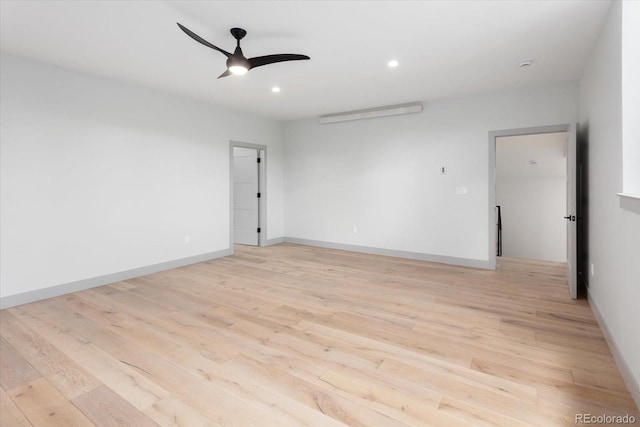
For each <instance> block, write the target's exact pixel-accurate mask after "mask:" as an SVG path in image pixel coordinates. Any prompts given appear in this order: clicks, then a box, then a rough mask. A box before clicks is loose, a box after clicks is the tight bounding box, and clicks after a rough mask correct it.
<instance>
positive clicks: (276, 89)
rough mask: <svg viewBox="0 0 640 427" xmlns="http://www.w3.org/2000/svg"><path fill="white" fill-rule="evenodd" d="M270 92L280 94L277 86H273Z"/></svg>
mask: <svg viewBox="0 0 640 427" xmlns="http://www.w3.org/2000/svg"><path fill="white" fill-rule="evenodd" d="M271 92H273V93H278V92H280V88H279V87H278V86H274V87H272V88H271Z"/></svg>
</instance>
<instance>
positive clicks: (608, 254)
mask: <svg viewBox="0 0 640 427" xmlns="http://www.w3.org/2000/svg"><path fill="white" fill-rule="evenodd" d="M621 7H622V5H621V3H620V2H614V3H613V5H612V7H611V11H610V13H609V17H608V18H607V21H606V24H605V27H604V29H603V31H602V34H601V35H600V38H599V40H598V43H597V44H596V46H595V49H594V51H593V53H592V54H591V57H590V59H589V61H588V62H587V65H586V69H585V73H584V76H583V79H582V80H581V84H580V124H581V128H582V129H584V130H585V131H587V133H588V141H587V144H586V146H587V157H588V206H587V212H588V239H589V259H588V262H589V263H592V264H593V265H594V273H595V274H594V275H590V276H589V277H588V282H589V296H590V302H591V304H592V306H594V309H595V310H596V311H597V312H599V313H600V315H601V317H602V320H603V321H604V325H602V326H603V328H604V329H606V330H608V331H609V333H610V335H611V338H612V339H613V341H614V345H615V347H617V349H618V350H619V352H620V354H621V355H622V358H623V360H624V363H625V364H626V365H627V366H626V368H627V372H630V373H631V375H633V376H635V384H636V389H635V393H636V394H635V397H636V401H637V402H640V394H638V391H639V390H640V310H638V303H639V302H640V267H639V265H638V259H640V203H638V202H639V201H633V200H631V199H629V200H625V199H622V198H620V197H619V196H617V195H616V193H617V192H620V191H621V188H622V158H623V156H622V126H621V125H622V86H621V78H622V72H621V19H622V16H621ZM636 77H637V76H636ZM635 137H636V138H640V135H635ZM632 391H633V390H632Z"/></svg>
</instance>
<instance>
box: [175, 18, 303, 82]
mask: <svg viewBox="0 0 640 427" xmlns="http://www.w3.org/2000/svg"><path fill="white" fill-rule="evenodd" d="M177 24H178V27H180V29H181V30H182V31H184V33H185V34H186V35H188V36H189V37H191V38H192V39H194V40H195V41H197V42H198V43H200V44H202V45H204V46H207V47H208V48H211V49H213V50H217V51H218V52H220V53H222V54H223V55H224V56H226V57H227V69H226V70H225V72H224V73H222V74H220V75H219V76H218V78H221V77H226V76H228V75H230V74H234V75H237V76H241V75H243V74H246V73H247V72H248V71H249V70H251V69H252V68H256V67H261V66H263V65H269V64H275V63H276V62H284V61H300V60H304V59H311V58H309V57H308V56H307V55H298V54H293V53H280V54H275V55H265V56H256V57H254V58H247V57H245V56H244V54H243V53H242V48H241V47H240V40H242V39H243V38H244V36H246V35H247V32H246V31H245V30H243V29H242V28H232V29H231V35H232V36H233V38H235V39H236V49H235V50H234V51H233V53H229V52H227V51H226V50H224V49H221V48H219V47H218V46H215V45H213V44H211V43H209V42H208V41H206V40H205V39H203V38H202V37H200V36H199V35H197V34H196V33H194V32H193V31H191V30H190V29H188V28H187V27H185V26H183V25H181V24H180V23H179V22H177Z"/></svg>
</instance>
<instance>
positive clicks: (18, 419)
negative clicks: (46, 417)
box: [0, 388, 32, 427]
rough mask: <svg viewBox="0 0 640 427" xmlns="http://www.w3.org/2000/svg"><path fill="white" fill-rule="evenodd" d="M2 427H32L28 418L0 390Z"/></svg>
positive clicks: (0, 424)
mask: <svg viewBox="0 0 640 427" xmlns="http://www.w3.org/2000/svg"><path fill="white" fill-rule="evenodd" d="M0 426H3V427H4V426H6V427H32V424H31V423H30V422H29V420H27V417H25V416H24V414H23V413H22V411H20V409H18V407H17V406H16V404H15V403H13V400H11V398H10V397H9V395H8V394H7V393H6V392H5V391H4V390H3V389H2V388H0Z"/></svg>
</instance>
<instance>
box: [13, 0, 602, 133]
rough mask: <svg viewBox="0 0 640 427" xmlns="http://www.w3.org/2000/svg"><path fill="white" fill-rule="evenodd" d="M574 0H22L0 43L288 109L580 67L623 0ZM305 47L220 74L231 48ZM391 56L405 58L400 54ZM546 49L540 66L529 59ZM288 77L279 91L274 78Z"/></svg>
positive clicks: (201, 95)
mask: <svg viewBox="0 0 640 427" xmlns="http://www.w3.org/2000/svg"><path fill="white" fill-rule="evenodd" d="M610 4H611V3H610V1H609V0H606V1H604V0H602V1H595V0H586V1H582V0H568V1H564V0H562V1H560V0H558V1H542V0H538V1H483V0H477V1H295V2H294V1H97V0H93V1H57V0H44V1H34V0H31V1H10V0H2V1H1V2H0V49H1V50H2V51H3V52H7V53H11V54H15V55H19V56H23V57H27V58H32V59H36V60H40V61H44V62H48V63H51V64H55V65H59V66H61V67H66V68H71V69H75V70H79V71H82V72H86V73H91V74H95V75H99V76H103V77H107V78H110V79H114V80H119V81H124V82H129V83H135V84H139V85H144V86H147V87H151V88H155V89H159V90H162V91H167V92H171V93H175V94H179V95H184V96H188V97H193V98H197V99H200V100H204V101H207V102H211V103H214V104H218V105H223V106H227V107H231V108H234V109H238V110H242V111H247V112H252V113H255V114H259V115H263V116H266V117H271V118H275V119H280V120H291V119H297V118H303V117H312V116H317V115H321V114H329V113H336V112H342V111H349V110H355V109H361V108H372V107H377V106H383V105H393V104H400V103H406V102H412V101H428V100H432V99H437V98H444V97H451V96H457V95H463V94H470V93H479V92H486V91H491V90H496V89H501V88H510V87H517V86H530V85H538V84H546V83H550V82H556V81H566V80H573V79H578V78H580V77H581V75H582V69H583V66H584V62H585V60H586V58H587V55H588V53H589V51H590V49H591V47H592V46H593V44H594V42H595V40H596V38H597V36H598V34H599V32H600V29H601V26H602V24H603V22H604V19H605V17H606V14H607V12H608V9H609V6H610ZM176 22H180V23H181V24H183V25H185V26H186V27H188V28H190V29H191V30H192V31H194V32H196V33H197V34H199V35H200V36H202V37H203V38H205V39H206V40H208V41H210V42H211V43H213V44H215V45H217V46H219V47H221V48H223V49H226V50H232V49H233V48H234V42H235V41H234V39H233V38H232V36H231V35H230V34H229V29H230V28H231V27H234V26H239V27H242V28H244V29H246V30H247V32H248V34H247V36H246V37H245V39H244V40H243V41H242V47H243V51H244V53H245V55H246V56H247V57H253V56H262V55H267V54H274V53H299V54H306V55H309V56H310V57H311V60H310V61H296V62H285V63H279V64H273V65H269V66H265V67H260V68H256V69H254V70H251V71H250V72H249V73H248V74H247V75H245V76H241V77H236V76H231V77H226V78H223V79H220V80H216V77H217V76H218V75H219V74H220V73H222V72H223V71H224V69H225V57H224V56H223V55H222V54H220V53H218V52H215V51H213V50H211V49H208V48H206V47H204V46H202V45H200V44H198V43H196V42H195V41H193V40H192V39H190V38H189V37H187V36H186V35H185V34H184V33H182V31H180V30H179V29H178V27H177V26H176ZM390 59H397V60H398V61H399V62H400V66H399V67H397V68H396V69H390V68H388V67H387V65H386V64H387V62H388V61H389V60H390ZM525 59H533V61H534V62H533V65H532V66H531V67H528V68H519V67H518V66H517V64H518V63H519V62H521V61H522V60H525ZM274 85H277V86H280V87H281V88H282V91H281V92H280V93H279V94H274V93H272V92H271V87H272V86H274Z"/></svg>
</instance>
